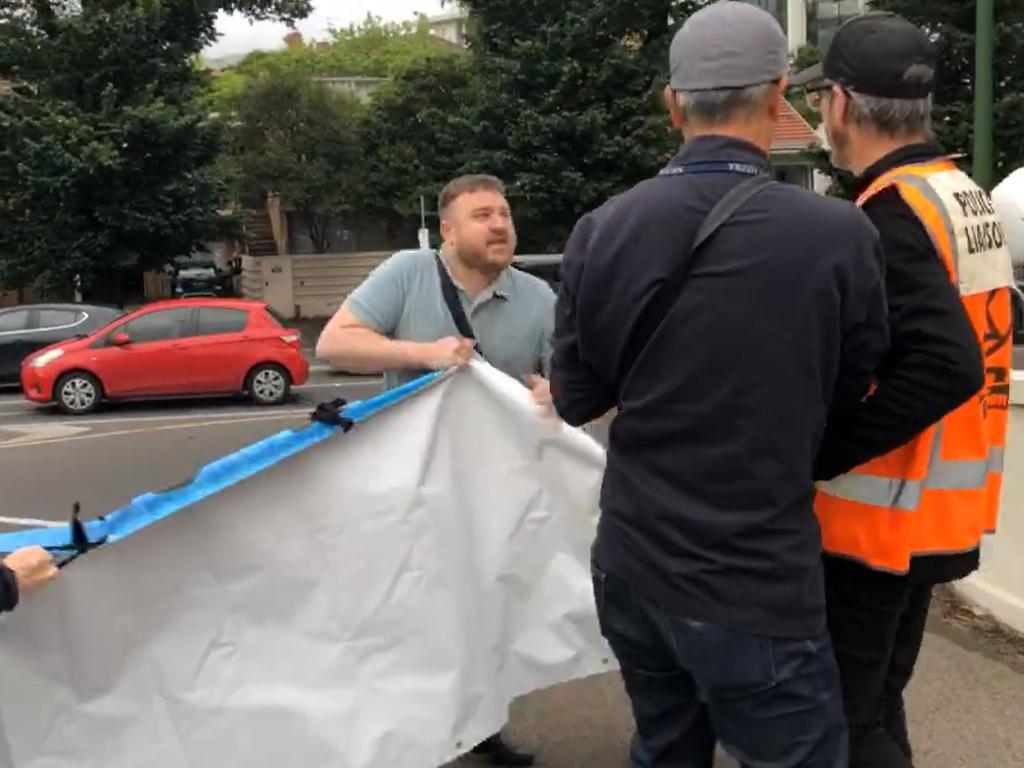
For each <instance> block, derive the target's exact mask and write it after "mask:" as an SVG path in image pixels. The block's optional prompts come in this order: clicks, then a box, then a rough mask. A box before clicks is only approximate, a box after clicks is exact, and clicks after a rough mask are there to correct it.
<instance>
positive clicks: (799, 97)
mask: <svg viewBox="0 0 1024 768" xmlns="http://www.w3.org/2000/svg"><path fill="white" fill-rule="evenodd" d="M821 59H822V54H821V50H820V49H819V48H818V47H817V46H815V45H811V44H807V45H803V46H801V47H800V49H799V50H798V51H797V52H796V53H794V54H793V55H792V56H791V62H790V66H791V68H792V70H793V72H803V71H804V70H805V69H807V68H809V67H813V66H814V65H815V64H817V63H819V62H820V61H821ZM787 98H788V99H789V103H790V104H792V105H793V106H794V107H795V108H796V111H797V112H799V113H800V115H801V116H802V117H803V118H804V120H806V121H807V122H808V123H810V124H811V125H812V126H813V127H815V128H817V127H818V126H819V125H820V124H821V115H820V114H818V112H816V111H815V110H813V109H811V108H810V107H809V106H807V98H806V96H805V94H804V93H803V91H802V90H801V89H793V90H792V91H791V92H790V93H789V94H788V95H787Z"/></svg>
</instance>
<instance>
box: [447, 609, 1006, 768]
mask: <svg viewBox="0 0 1024 768" xmlns="http://www.w3.org/2000/svg"><path fill="white" fill-rule="evenodd" d="M942 607H943V606H942V601H939V606H938V607H937V608H936V610H935V612H934V615H933V617H932V620H931V622H930V625H929V631H928V635H927V637H926V639H925V645H924V649H923V651H922V654H921V659H920V662H919V664H918V670H917V674H916V676H915V679H914V682H913V684H912V686H911V690H910V693H909V701H908V711H909V715H910V720H911V723H910V726H911V738H912V739H913V742H914V746H915V749H916V752H917V755H916V758H915V762H916V765H917V768H1015V767H1016V766H1022V765H1024V728H1022V727H1021V716H1022V713H1024V656H1022V655H1020V653H1019V649H1018V650H1017V651H1014V650H1012V649H1007V647H1006V642H1005V640H998V641H995V642H993V641H992V640H989V639H986V638H985V637H983V636H979V634H978V632H977V631H972V630H968V629H965V628H964V627H962V626H960V625H959V624H960V622H956V621H954V622H950V621H947V620H946V619H944V618H942V616H941V615H940V613H941V612H942ZM507 734H508V737H509V740H510V741H513V742H514V743H516V744H519V745H522V746H523V747H525V748H530V749H534V750H536V752H537V757H538V766H540V767H541V768H543V767H544V766H550V767H551V768H627V766H628V765H629V760H628V743H629V739H630V737H631V734H632V720H631V717H630V713H629V704H628V701H627V699H626V697H625V694H624V692H623V690H622V686H621V683H620V682H619V678H618V676H617V675H614V674H613V675H602V676H600V677H595V678H590V679H588V680H581V681H576V682H573V683H570V684H567V685H563V686H558V687H556V688H553V689H550V690H548V691H541V692H538V693H535V694H533V695H531V696H529V697H527V698H525V699H523V700H522V701H519V702H516V705H515V706H514V707H513V713H512V720H511V723H510V725H509V728H508V729H507ZM463 764H465V765H475V764H478V763H476V761H474V760H472V759H471V758H469V759H466V760H464V761H460V762H459V763H458V765H459V766H460V768H461V766H462V765H463ZM717 768H736V763H734V762H733V761H731V760H724V759H723V760H720V761H719V763H718V765H717Z"/></svg>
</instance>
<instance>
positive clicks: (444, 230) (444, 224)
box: [441, 216, 452, 243]
mask: <svg viewBox="0 0 1024 768" xmlns="http://www.w3.org/2000/svg"><path fill="white" fill-rule="evenodd" d="M441 237H442V238H443V239H444V241H445V242H446V243H448V242H451V239H452V223H451V222H450V221H448V219H447V218H445V217H443V216H442V217H441Z"/></svg>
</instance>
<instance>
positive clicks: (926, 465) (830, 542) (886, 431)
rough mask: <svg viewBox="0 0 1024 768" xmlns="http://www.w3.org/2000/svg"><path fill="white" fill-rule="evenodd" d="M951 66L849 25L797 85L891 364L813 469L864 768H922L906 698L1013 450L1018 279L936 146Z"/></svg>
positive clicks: (996, 229) (887, 24) (972, 195)
mask: <svg viewBox="0 0 1024 768" xmlns="http://www.w3.org/2000/svg"><path fill="white" fill-rule="evenodd" d="M935 71H936V52H935V50H934V48H933V46H932V44H931V42H930V41H929V39H928V37H927V35H926V34H925V33H924V32H923V31H922V30H920V29H919V28H917V27H915V26H914V25H913V24H911V23H910V22H909V21H907V20H905V19H903V18H901V17H899V16H896V15H893V14H887V13H872V14H867V15H865V16H862V17H858V18H856V19H854V20H852V21H850V22H847V23H846V24H845V25H844V26H843V27H841V28H840V30H839V32H838V33H837V35H836V37H835V39H834V41H833V43H832V45H831V47H830V48H829V50H828V53H827V55H826V57H825V60H824V62H823V63H822V64H821V65H818V66H817V67H815V68H813V70H809V71H807V72H805V73H802V74H800V75H798V76H797V77H796V78H795V79H794V84H796V85H801V86H804V87H805V88H806V92H807V97H808V103H809V104H810V105H811V106H812V107H815V108H817V109H818V110H819V111H820V112H821V114H822V117H823V120H824V123H825V127H826V130H827V134H828V138H829V143H830V145H831V149H832V154H833V162H834V164H835V165H837V166H838V167H841V168H845V169H847V170H849V171H851V172H852V173H853V174H854V175H855V176H856V177H857V183H858V187H859V188H858V199H857V205H858V206H860V207H861V208H862V209H863V210H864V212H865V213H866V214H867V215H868V217H869V218H870V219H871V220H872V222H873V223H874V225H875V227H876V228H877V229H878V231H879V234H880V236H881V241H882V247H883V251H884V256H885V268H886V293H887V298H888V302H889V312H890V334H891V342H892V346H891V350H890V352H889V354H888V355H887V357H886V359H885V360H884V362H883V364H882V366H881V367H880V369H879V370H878V371H877V377H876V381H875V384H874V386H873V387H872V389H871V391H870V392H869V393H865V398H864V399H863V401H861V403H860V404H859V405H857V406H856V407H854V408H852V409H848V410H846V411H844V412H839V413H833V414H831V416H830V420H829V426H828V430H827V433H826V436H825V438H824V440H823V442H822V445H821V449H820V453H819V456H818V459H817V466H816V468H815V473H816V474H815V476H816V478H819V479H821V480H822V482H819V484H818V497H817V500H816V502H815V513H816V514H817V516H818V520H819V523H820V525H821V532H822V541H823V546H824V550H825V556H824V557H825V577H826V596H827V600H828V619H829V629H830V631H831V633H832V637H833V641H834V645H835V652H836V657H837V660H838V662H839V668H840V674H841V677H842V683H843V702H844V707H845V710H846V716H847V720H848V721H849V726H850V765H851V767H852V768H890V767H892V768H907V766H911V765H912V751H911V748H910V740H909V737H908V734H907V726H906V716H905V712H904V706H903V690H904V688H905V687H906V685H907V683H908V682H909V680H910V677H911V675H912V672H913V668H914V664H915V662H916V660H917V655H918V652H919V650H920V647H921V643H922V640H923V637H924V628H925V621H926V618H927V615H928V609H929V604H930V599H931V594H932V588H933V586H934V585H935V584H940V583H945V582H950V581H954V580H957V579H960V578H963V577H965V576H967V575H968V574H970V573H971V572H972V571H974V570H975V569H977V567H978V561H979V546H980V542H981V539H982V537H983V536H984V535H985V534H986V533H989V532H992V531H994V530H995V526H996V517H997V511H998V505H999V492H1000V484H1001V479H1002V472H1003V449H1004V446H1005V444H1006V431H1007V417H1008V404H1009V384H1010V367H1011V347H1012V344H1011V309H1010V290H1009V286H1011V285H1012V283H1013V271H1012V267H1011V263H1010V255H1009V251H1008V250H1007V247H1006V243H1005V233H1004V231H1003V228H1002V226H1001V223H1000V221H999V218H998V216H997V215H996V213H995V210H994V209H993V207H992V202H991V199H990V198H989V196H988V194H987V193H986V192H985V191H984V190H982V189H981V188H980V187H978V185H977V184H975V183H974V182H973V181H972V180H971V179H970V178H969V177H968V176H966V175H965V174H964V173H962V172H961V171H960V170H959V169H958V168H957V166H956V165H955V164H954V162H953V161H952V160H951V159H950V158H949V157H948V156H947V155H946V154H945V153H944V152H943V150H942V149H941V148H939V147H937V146H936V145H935V144H934V143H933V141H932V139H931V124H930V119H931V108H932V95H933V92H934V86H935Z"/></svg>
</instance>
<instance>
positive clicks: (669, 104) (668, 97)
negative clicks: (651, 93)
mask: <svg viewBox="0 0 1024 768" xmlns="http://www.w3.org/2000/svg"><path fill="white" fill-rule="evenodd" d="M661 98H662V101H663V102H664V104H665V109H667V110H668V114H669V116H670V117H671V118H672V125H674V126H675V127H676V128H678V129H679V130H682V129H683V126H684V125H685V124H686V116H685V115H684V113H683V108H682V107H680V106H679V99H678V98H677V97H676V92H675V91H673V90H672V86H670V85H666V86H665V90H664V91H663V92H662V94H661Z"/></svg>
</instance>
